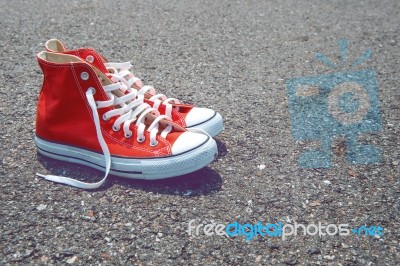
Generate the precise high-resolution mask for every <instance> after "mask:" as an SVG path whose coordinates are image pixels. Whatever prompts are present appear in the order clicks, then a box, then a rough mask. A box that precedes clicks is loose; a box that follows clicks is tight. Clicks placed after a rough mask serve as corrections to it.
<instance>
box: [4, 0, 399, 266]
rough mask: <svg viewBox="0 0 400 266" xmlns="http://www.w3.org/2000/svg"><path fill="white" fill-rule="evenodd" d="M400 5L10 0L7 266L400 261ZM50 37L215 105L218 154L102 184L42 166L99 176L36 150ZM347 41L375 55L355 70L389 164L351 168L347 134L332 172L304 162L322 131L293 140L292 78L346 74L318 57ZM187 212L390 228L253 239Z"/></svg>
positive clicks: (371, 137) (335, 56)
mask: <svg viewBox="0 0 400 266" xmlns="http://www.w3.org/2000/svg"><path fill="white" fill-rule="evenodd" d="M399 11H400V3H399V1H397V0H384V1H344V0H343V1H297V0H292V1H278V0H274V1H229V0H223V1H160V0H154V1H153V0H150V1H148V0H146V1H134V3H133V1H106V0H98V1H94V0H93V1H37V0H35V1H33V0H30V1H27V0H25V1H5V0H0V18H1V19H0V36H1V37H0V59H1V60H0V127H1V134H0V143H1V150H0V198H1V208H0V264H14V263H15V264H64V263H67V264H99V263H100V264H137V265H164V264H165V265H187V264H190V265H399V264H400V246H399V245H400V221H399V216H400V199H399V196H400V183H399V153H400V147H399V136H400V127H399V125H400V115H399V100H400V89H399V87H400V86H399V85H400V82H399V73H400V57H399V56H400V52H399V51H400V47H399V46H400V39H399V35H400V14H399ZM50 38H59V39H61V40H63V41H64V42H65V43H66V44H67V46H68V47H69V48H76V47H82V46H91V47H94V48H96V49H98V50H99V51H100V52H101V53H103V54H104V55H105V56H106V57H107V58H109V59H110V60H111V61H128V60H132V62H133V65H134V73H135V74H136V75H137V76H139V77H141V78H142V79H143V80H144V82H145V83H146V84H151V85H154V86H155V87H156V88H158V89H159V90H161V91H162V92H164V93H167V94H168V95H170V96H171V97H172V96H175V97H177V98H179V99H184V101H186V102H189V103H195V104H196V105H197V106H204V107H209V108H213V109H215V110H217V111H219V112H220V113H221V114H222V115H223V117H224V119H225V130H224V131H223V133H222V134H220V135H219V136H218V137H217V140H218V145H219V157H218V159H217V160H216V161H215V162H213V163H212V164H211V165H209V167H207V168H205V169H202V170H200V171H197V172H195V173H193V174H189V175H186V176H181V177H176V178H172V179H169V180H164V181H157V182H146V181H137V180H129V179H123V178H118V177H111V178H110V179H109V180H108V182H107V183H106V185H104V186H103V187H102V188H101V189H99V190H96V191H84V190H80V189H75V188H72V187H68V186H64V185H58V184H54V183H51V182H48V181H45V180H42V179H40V178H38V177H36V176H35V173H36V172H39V173H52V174H59V175H66V176H74V177H79V178H81V179H83V180H87V181H95V180H99V179H101V178H102V176H103V173H101V172H100V171H95V170H91V169H89V168H86V167H81V166H77V165H74V164H66V163H60V162H57V161H54V160H50V159H47V158H45V157H42V156H40V155H38V154H37V151H36V147H35V145H34V141H33V138H34V134H35V131H34V129H35V123H34V119H35V112H36V101H37V99H38V93H39V90H40V86H41V82H42V74H41V71H40V69H39V67H38V65H37V62H36V58H35V56H36V54H37V53H38V52H39V51H41V50H43V45H44V42H45V41H46V40H48V39H50ZM343 39H347V40H348V50H347V57H348V59H349V60H350V61H349V62H351V61H354V60H355V59H356V58H357V57H358V56H359V55H360V54H361V53H362V52H363V51H366V50H367V49H371V51H373V56H372V57H370V58H369V60H367V61H365V62H364V63H362V64H360V65H359V66H356V67H355V68H354V70H360V69H370V70H373V71H375V72H376V79H377V84H378V86H379V88H378V95H379V103H380V109H379V111H380V117H381V122H380V124H381V127H382V128H381V130H380V131H378V132H374V133H367V134H361V135H360V137H361V138H362V140H363V141H364V142H365V143H369V144H371V145H374V146H375V147H377V148H379V149H380V150H381V155H380V163H378V164H361V165H354V164H350V163H349V162H348V161H347V160H346V151H347V148H348V147H347V146H346V142H345V140H346V139H345V138H338V139H336V140H335V141H334V143H333V146H332V150H333V154H334V158H333V162H332V166H331V167H330V168H326V169H325V168H311V169H308V168H302V167H300V165H299V164H298V159H299V156H300V154H301V153H302V152H303V151H306V150H307V149H309V147H310V145H317V146H318V141H319V140H320V139H315V141H314V142H315V143H311V144H310V143H309V142H308V141H296V140H295V139H294V138H293V135H292V131H291V128H292V124H291V120H290V112H289V110H290V107H291V106H290V104H289V101H288V95H287V86H286V85H287V81H288V80H290V79H292V78H297V77H308V76H318V75H323V74H329V73H333V72H334V73H336V72H338V71H339V69H332V68H329V67H327V66H326V65H324V64H323V63H321V61H319V60H316V59H315V54H316V53H317V52H320V53H323V54H325V55H326V57H327V58H329V59H330V60H331V61H332V62H335V63H338V62H339V63H340V60H341V59H340V58H341V57H340V49H339V46H338V42H339V41H340V40H343ZM71 104H73V103H71ZM292 107H293V106H292ZM375 107H376V106H375ZM305 108H307V106H305ZM321 134H322V133H321ZM321 138H323V136H322V135H321ZM260 165H261V166H260ZM264 165H265V168H263V166H264ZM192 219H196V220H195V221H194V222H193V224H192V225H193V226H197V225H199V224H201V223H202V224H207V223H213V222H214V223H221V224H224V225H227V224H229V223H233V222H235V221H238V222H239V223H241V224H244V223H252V224H254V223H257V222H258V221H260V222H262V223H278V222H282V223H284V224H293V223H298V224H299V223H301V224H304V225H309V224H318V223H319V222H321V223H322V224H325V225H327V224H335V225H338V224H349V226H350V227H349V228H350V229H352V228H355V227H356V228H358V227H360V226H362V225H365V226H367V227H371V226H376V227H377V226H380V227H381V228H383V229H384V231H383V232H384V234H383V236H380V235H378V234H376V235H375V236H371V235H369V236H366V235H365V233H362V234H361V235H356V234H353V233H350V235H347V236H339V235H338V234H336V235H333V236H330V235H325V236H318V235H306V236H304V235H302V234H301V235H298V236H297V237H295V236H288V237H287V239H285V240H283V239H282V237H272V236H268V235H267V236H265V237H262V236H256V237H254V238H253V239H251V240H249V241H246V240H245V237H244V236H235V237H226V236H218V235H213V236H207V235H205V234H204V231H203V229H202V228H200V230H199V232H200V234H199V235H198V236H196V235H194V234H193V235H192V236H189V235H188V232H187V230H188V223H189V221H190V220H192ZM192 233H193V231H192Z"/></svg>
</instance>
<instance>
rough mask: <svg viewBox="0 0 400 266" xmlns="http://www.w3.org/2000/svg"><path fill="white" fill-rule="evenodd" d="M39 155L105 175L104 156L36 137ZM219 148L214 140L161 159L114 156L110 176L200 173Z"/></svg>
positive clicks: (210, 139)
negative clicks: (85, 167)
mask: <svg viewBox="0 0 400 266" xmlns="http://www.w3.org/2000/svg"><path fill="white" fill-rule="evenodd" d="M35 142H36V146H37V147H38V151H39V153H41V154H43V155H44V156H47V157H50V158H53V159H57V160H61V161H66V162H71V163H78V164H82V165H86V166H89V167H92V168H95V169H98V170H101V171H105V168H104V165H105V162H104V156H103V154H100V153H96V152H92V151H88V150H85V149H80V148H77V147H72V146H68V145H63V144H58V143H54V142H49V141H46V140H43V139H41V138H39V137H37V136H36V137H35ZM217 155H218V151H217V144H216V143H215V140H213V139H212V138H208V140H207V141H206V142H205V143H203V144H202V145H200V146H198V147H197V148H195V149H193V150H190V151H187V152H185V153H182V154H178V155H173V156H169V157H162V158H158V157H156V158H150V159H129V158H122V157H115V156H111V170H110V174H112V175H116V176H121V177H127V178H134V179H149V180H155V179H164V178H169V177H174V176H180V175H184V174H188V173H191V172H194V171H196V170H199V169H201V168H203V167H205V166H207V165H208V164H210V163H211V162H212V161H214V159H215V158H216V157H217Z"/></svg>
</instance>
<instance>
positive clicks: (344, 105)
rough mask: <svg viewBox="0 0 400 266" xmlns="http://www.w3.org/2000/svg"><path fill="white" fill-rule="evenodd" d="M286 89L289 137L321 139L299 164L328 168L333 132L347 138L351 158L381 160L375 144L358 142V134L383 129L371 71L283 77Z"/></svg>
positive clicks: (361, 161) (355, 160)
mask: <svg viewBox="0 0 400 266" xmlns="http://www.w3.org/2000/svg"><path fill="white" fill-rule="evenodd" d="M286 90H287V96H288V102H289V112H290V119H291V126H292V136H293V138H294V139H295V140H296V141H315V140H319V141H320V143H321V145H320V148H318V149H316V150H311V151H305V152H303V153H302V154H301V155H300V157H299V166H300V167H302V168H328V167H331V166H332V154H333V152H332V144H333V140H334V138H335V137H345V138H346V146H347V153H346V156H347V160H348V162H349V163H352V164H368V163H377V162H379V161H380V151H379V149H378V148H376V147H374V146H372V145H367V144H361V143H359V142H358V135H359V134H367V133H374V132H378V131H380V130H381V129H382V125H381V117H380V110H379V97H378V84H377V79H376V73H375V71H373V70H359V71H352V72H338V73H334V74H329V75H321V76H313V77H301V78H294V79H290V80H288V81H287V82H286Z"/></svg>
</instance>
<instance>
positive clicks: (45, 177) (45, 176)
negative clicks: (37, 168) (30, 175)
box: [36, 173, 47, 179]
mask: <svg viewBox="0 0 400 266" xmlns="http://www.w3.org/2000/svg"><path fill="white" fill-rule="evenodd" d="M36 175H37V176H40V177H43V178H44V179H47V175H42V174H39V173H36Z"/></svg>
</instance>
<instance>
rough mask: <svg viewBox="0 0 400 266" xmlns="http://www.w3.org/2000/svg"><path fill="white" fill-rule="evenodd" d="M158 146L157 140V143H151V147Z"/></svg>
mask: <svg viewBox="0 0 400 266" xmlns="http://www.w3.org/2000/svg"><path fill="white" fill-rule="evenodd" d="M157 145H158V141H157V140H156V142H155V143H152V142H150V146H151V147H155V146H157Z"/></svg>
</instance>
